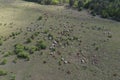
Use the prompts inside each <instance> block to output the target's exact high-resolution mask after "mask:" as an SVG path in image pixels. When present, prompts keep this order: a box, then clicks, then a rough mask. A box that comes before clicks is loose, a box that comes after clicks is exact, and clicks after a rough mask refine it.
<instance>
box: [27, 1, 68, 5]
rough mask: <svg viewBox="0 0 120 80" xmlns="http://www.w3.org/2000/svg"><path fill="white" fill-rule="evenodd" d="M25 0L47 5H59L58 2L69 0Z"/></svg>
mask: <svg viewBox="0 0 120 80" xmlns="http://www.w3.org/2000/svg"><path fill="white" fill-rule="evenodd" d="M25 1H30V2H37V3H39V4H45V5H57V4H62V3H68V2H69V0H25Z"/></svg>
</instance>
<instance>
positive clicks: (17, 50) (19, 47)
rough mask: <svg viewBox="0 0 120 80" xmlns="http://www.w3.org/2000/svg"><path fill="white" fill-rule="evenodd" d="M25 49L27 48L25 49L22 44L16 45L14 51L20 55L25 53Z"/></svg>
mask: <svg viewBox="0 0 120 80" xmlns="http://www.w3.org/2000/svg"><path fill="white" fill-rule="evenodd" d="M24 48H25V47H24V46H23V45H22V44H16V45H15V50H14V51H15V53H16V54H18V53H20V52H23V51H24Z"/></svg>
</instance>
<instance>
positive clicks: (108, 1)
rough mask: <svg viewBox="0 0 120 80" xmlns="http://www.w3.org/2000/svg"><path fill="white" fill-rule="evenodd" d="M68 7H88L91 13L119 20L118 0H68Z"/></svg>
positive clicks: (119, 4)
mask: <svg viewBox="0 0 120 80" xmlns="http://www.w3.org/2000/svg"><path fill="white" fill-rule="evenodd" d="M69 5H70V7H75V8H77V9H78V10H82V9H83V8H86V9H89V10H90V11H91V14H92V15H94V16H95V15H100V16H101V17H103V18H110V19H114V20H117V21H120V0H69Z"/></svg>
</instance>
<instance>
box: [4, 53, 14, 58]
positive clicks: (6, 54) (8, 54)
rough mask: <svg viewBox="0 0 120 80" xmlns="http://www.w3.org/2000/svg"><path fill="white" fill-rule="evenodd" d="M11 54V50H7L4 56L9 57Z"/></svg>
mask: <svg viewBox="0 0 120 80" xmlns="http://www.w3.org/2000/svg"><path fill="white" fill-rule="evenodd" d="M10 55H12V53H11V52H5V53H4V57H8V56H10Z"/></svg>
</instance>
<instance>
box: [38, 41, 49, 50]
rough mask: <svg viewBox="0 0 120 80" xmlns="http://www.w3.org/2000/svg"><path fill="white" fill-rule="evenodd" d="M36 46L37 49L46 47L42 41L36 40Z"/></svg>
mask: <svg viewBox="0 0 120 80" xmlns="http://www.w3.org/2000/svg"><path fill="white" fill-rule="evenodd" d="M37 47H38V49H46V47H47V46H46V44H45V42H44V41H38V42H37Z"/></svg>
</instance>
